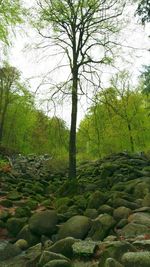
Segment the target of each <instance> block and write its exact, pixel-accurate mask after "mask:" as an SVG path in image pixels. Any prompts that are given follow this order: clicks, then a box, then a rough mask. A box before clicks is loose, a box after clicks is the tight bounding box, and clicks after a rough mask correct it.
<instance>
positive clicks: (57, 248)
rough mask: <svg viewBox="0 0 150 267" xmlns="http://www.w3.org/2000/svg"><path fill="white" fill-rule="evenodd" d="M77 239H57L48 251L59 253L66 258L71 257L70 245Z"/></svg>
mask: <svg viewBox="0 0 150 267" xmlns="http://www.w3.org/2000/svg"><path fill="white" fill-rule="evenodd" d="M77 241H78V240H77V239H75V238H72V237H67V238H64V239H61V240H59V241H57V242H56V243H55V244H54V245H52V246H51V247H50V248H49V249H48V251H51V252H55V253H60V254H62V255H64V256H66V257H68V258H72V256H73V249H72V245H73V244H74V243H75V242H77Z"/></svg>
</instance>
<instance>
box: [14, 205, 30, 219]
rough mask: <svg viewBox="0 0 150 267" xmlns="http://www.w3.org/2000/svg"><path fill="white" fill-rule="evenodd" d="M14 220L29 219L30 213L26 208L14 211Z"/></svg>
mask: <svg viewBox="0 0 150 267" xmlns="http://www.w3.org/2000/svg"><path fill="white" fill-rule="evenodd" d="M14 216H15V217H16V218H22V217H30V216H31V211H30V209H29V208H28V207H23V208H21V207H19V208H17V209H16V210H15V215H14Z"/></svg>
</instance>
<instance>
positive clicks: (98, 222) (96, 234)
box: [88, 214, 116, 240]
mask: <svg viewBox="0 0 150 267" xmlns="http://www.w3.org/2000/svg"><path fill="white" fill-rule="evenodd" d="M115 224H116V221H115V220H114V219H113V217H112V216H111V215H109V214H101V215H99V216H98V217H97V218H96V219H95V220H93V222H92V227H91V230H90V231H89V234H88V236H89V237H91V238H92V239H93V240H103V239H104V238H105V237H106V236H107V235H108V234H109V231H110V230H111V229H113V227H114V226H115Z"/></svg>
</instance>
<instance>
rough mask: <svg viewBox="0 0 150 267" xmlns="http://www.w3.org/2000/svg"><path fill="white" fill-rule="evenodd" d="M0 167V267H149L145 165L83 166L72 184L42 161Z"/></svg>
mask: <svg viewBox="0 0 150 267" xmlns="http://www.w3.org/2000/svg"><path fill="white" fill-rule="evenodd" d="M9 161H10V164H6V166H3V167H2V168H1V169H0V267H11V266H13V267H14V266H15V267H71V266H74V267H80V266H93V267H94V266H95V267H149V266H150V159H149V158H148V157H146V156H145V155H143V154H142V153H141V154H134V155H129V154H127V153H120V154H114V155H111V156H110V157H107V158H105V159H103V160H97V161H93V162H84V163H82V164H80V166H79V167H78V171H77V172H78V179H77V182H76V183H75V182H74V181H68V179H67V178H66V170H64V169H63V168H61V171H59V172H58V171H57V172H56V171H55V170H54V169H52V168H50V161H51V159H50V158H49V157H48V156H47V155H45V156H42V157H35V156H34V155H30V156H28V157H23V156H15V157H11V158H10V159H9Z"/></svg>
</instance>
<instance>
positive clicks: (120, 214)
mask: <svg viewBox="0 0 150 267" xmlns="http://www.w3.org/2000/svg"><path fill="white" fill-rule="evenodd" d="M131 212H132V211H131V209H129V208H126V207H118V208H117V209H115V210H114V213H113V217H114V219H115V220H117V221H119V220H121V219H127V218H128V217H129V215H130V214H131Z"/></svg>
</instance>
